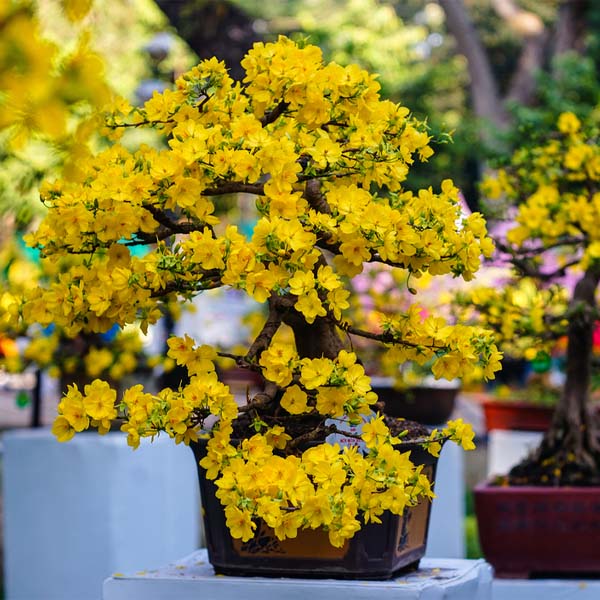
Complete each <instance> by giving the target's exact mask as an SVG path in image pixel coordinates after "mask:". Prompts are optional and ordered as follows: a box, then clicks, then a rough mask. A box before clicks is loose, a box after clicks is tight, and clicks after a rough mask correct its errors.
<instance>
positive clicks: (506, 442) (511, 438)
mask: <svg viewBox="0 0 600 600" xmlns="http://www.w3.org/2000/svg"><path fill="white" fill-rule="evenodd" d="M542 436H543V433H542V432H540V431H513V430H503V429H493V430H492V431H490V432H489V434H488V458H487V475H488V477H492V476H494V475H504V474H506V473H508V471H510V469H511V467H514V466H515V465H516V464H517V463H518V462H520V461H521V460H522V459H523V458H525V457H526V456H527V455H528V454H529V453H530V452H531V451H533V450H535V449H536V448H537V447H538V445H539V443H540V442H541V441H542Z"/></svg>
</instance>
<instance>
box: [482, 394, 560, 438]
mask: <svg viewBox="0 0 600 600" xmlns="http://www.w3.org/2000/svg"><path fill="white" fill-rule="evenodd" d="M483 413H484V415H485V425H486V428H487V430H488V431H491V430H492V429H516V430H519V431H546V430H547V429H548V427H550V423H551V421H552V415H553V414H554V408H553V407H551V406H540V405H538V404H533V403H531V402H516V401H512V400H510V401H504V400H485V401H484V402H483Z"/></svg>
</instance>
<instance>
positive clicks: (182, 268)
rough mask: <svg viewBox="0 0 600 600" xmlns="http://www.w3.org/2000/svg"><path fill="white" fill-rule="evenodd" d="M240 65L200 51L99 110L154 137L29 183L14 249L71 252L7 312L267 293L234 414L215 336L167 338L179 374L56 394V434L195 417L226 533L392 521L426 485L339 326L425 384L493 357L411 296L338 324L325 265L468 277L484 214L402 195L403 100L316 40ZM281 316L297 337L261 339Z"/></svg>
mask: <svg viewBox="0 0 600 600" xmlns="http://www.w3.org/2000/svg"><path fill="white" fill-rule="evenodd" d="M242 66H243V68H244V69H245V71H246V77H245V78H244V80H243V82H242V83H239V82H235V81H233V80H232V79H231V78H230V77H229V75H228V73H227V71H226V69H225V67H224V65H223V64H222V63H220V62H218V61H217V60H216V59H211V60H208V61H205V62H202V63H201V64H200V65H198V66H197V67H195V68H193V69H192V70H191V71H189V72H188V73H186V74H185V75H183V76H182V77H180V78H179V79H178V80H177V82H176V88H175V89H174V90H167V91H165V92H164V93H162V94H158V93H156V94H155V95H154V96H153V97H152V99H150V100H149V101H148V102H146V104H145V105H144V106H143V107H141V108H132V107H131V106H129V105H128V104H126V103H124V102H121V103H120V104H118V105H116V106H115V107H114V111H113V112H112V113H111V114H109V115H108V117H107V125H106V131H107V133H109V134H111V135H113V136H114V138H118V137H119V136H120V135H121V134H122V132H123V131H124V130H126V129H129V128H151V129H154V130H158V131H161V132H163V133H164V135H165V136H168V148H166V149H163V150H156V149H154V148H151V147H148V146H142V147H140V148H139V149H138V150H137V151H134V152H130V151H127V150H126V149H125V148H124V147H122V146H121V145H119V144H118V143H115V144H114V145H113V146H112V147H111V148H109V149H107V150H105V151H103V152H101V153H100V154H98V155H97V156H95V157H93V158H91V159H90V160H87V161H85V162H84V163H83V164H82V165H81V176H79V177H74V178H72V179H70V180H67V179H65V180H62V181H58V182H55V183H47V184H45V186H44V187H43V189H42V199H43V201H44V203H45V204H46V206H47V207H48V214H47V217H46V218H45V220H44V222H43V223H42V224H41V226H40V227H39V229H38V230H37V232H35V233H34V234H33V235H32V236H31V237H30V240H29V241H30V243H31V244H33V245H34V246H36V247H38V248H39V249H40V252H41V253H42V255H43V256H44V260H45V261H49V262H51V263H53V262H56V261H59V260H61V258H62V257H64V256H65V255H71V256H73V257H75V258H77V259H78V264H77V265H75V266H74V267H73V268H71V269H70V270H69V271H66V272H63V273H60V274H59V275H58V276H57V278H56V279H55V280H54V281H53V282H52V283H51V284H50V285H49V286H48V287H47V289H39V288H36V289H35V290H33V291H32V293H31V294H30V296H29V298H28V301H27V302H26V303H25V304H24V306H23V307H22V310H21V315H22V316H23V318H24V319H25V320H26V321H27V322H33V321H36V322H39V323H41V324H50V323H55V324H56V326H60V327H63V328H65V330H67V331H68V332H69V333H70V334H71V335H74V334H76V333H77V332H79V331H95V332H103V331H107V330H109V329H110V328H111V327H113V326H114V324H115V323H117V324H118V325H119V326H124V325H126V324H127V323H131V322H134V321H138V320H139V321H140V322H141V324H142V327H147V326H148V325H149V324H151V323H154V322H155V321H156V320H157V319H158V318H159V317H160V315H161V305H162V304H163V303H165V302H169V301H180V302H185V301H188V300H190V299H191V298H192V297H193V296H194V295H196V294H198V293H201V292H202V291H203V290H209V289H213V288H218V287H221V286H231V287H233V288H237V289H241V290H244V291H245V292H246V293H247V294H248V295H249V296H251V297H252V298H254V299H255V300H257V301H259V302H261V303H267V304H268V309H269V310H268V314H267V317H266V318H265V322H264V324H263V326H262V328H261V330H260V332H259V333H258V335H257V336H256V338H255V339H254V340H253V342H252V343H251V345H250V347H249V348H248V349H247V351H246V352H245V353H242V354H233V353H231V354H228V353H226V352H223V351H221V352H220V356H221V357H228V358H230V359H231V360H232V361H235V363H237V365H238V366H240V367H243V368H247V369H250V370H253V371H257V372H260V373H262V375H263V377H264V379H265V381H266V385H265V388H264V391H261V392H260V393H258V394H256V395H255V396H254V397H251V398H250V397H249V398H246V399H245V400H244V399H242V400H241V406H238V403H237V402H236V400H235V399H234V398H233V396H232V395H231V393H230V392H229V389H228V388H227V387H226V386H225V385H224V384H223V383H222V382H220V381H219V380H218V378H217V375H216V372H215V364H214V359H215V358H216V357H217V352H216V351H215V349H213V348H211V347H208V346H200V347H198V346H197V345H196V344H195V343H194V340H193V339H192V338H191V337H189V336H188V335H185V336H184V337H183V338H180V337H172V338H171V339H170V340H169V347H170V352H169V353H170V356H171V357H172V358H173V359H175V360H176V361H177V362H178V363H179V364H180V365H182V366H185V367H186V368H187V371H188V373H189V376H190V379H189V382H188V383H185V384H182V385H180V386H179V387H178V388H176V389H170V388H167V389H164V390H161V391H160V392H158V393H157V394H154V395H152V394H150V393H147V392H146V391H144V390H143V388H142V386H141V385H136V386H133V387H132V388H129V389H127V390H125V392H124V394H123V396H122V397H121V398H119V399H118V400H117V397H116V392H115V391H113V390H111V389H110V388H109V386H108V384H106V383H105V382H102V381H100V380H95V381H94V382H93V383H92V384H90V385H88V386H86V387H85V388H84V389H83V390H80V389H78V387H77V386H71V387H70V388H69V391H68V392H67V394H66V395H65V397H64V398H63V399H62V401H61V403H60V405H59V416H58V417H57V419H56V422H55V424H54V431H55V433H56V435H57V436H58V439H59V440H63V441H64V440H68V439H69V438H70V437H72V436H73V435H74V433H75V432H77V431H81V430H83V429H86V428H88V427H99V428H100V430H102V431H104V430H105V429H106V424H107V422H109V421H110V420H111V419H112V418H114V417H116V416H117V414H118V413H121V415H122V416H123V418H124V419H125V423H124V425H123V430H124V431H126V432H127V433H128V437H129V442H130V444H131V445H132V446H134V447H135V446H137V445H138V444H139V440H140V437H151V436H154V435H156V434H157V433H159V432H161V431H165V432H167V434H168V435H170V436H172V437H173V438H174V439H175V441H176V442H184V443H189V442H190V441H192V440H196V439H197V438H198V433H199V429H200V428H201V427H204V428H209V427H210V428H211V431H210V439H209V440H208V443H207V455H206V457H205V458H204V459H203V460H202V461H201V465H202V466H203V467H204V468H205V469H206V471H207V477H209V478H211V479H216V484H217V486H218V488H219V492H218V496H219V498H220V500H221V502H222V504H223V505H224V507H225V509H224V510H225V515H226V518H227V524H228V526H229V528H230V530H231V533H232V535H233V536H234V537H236V538H241V539H242V540H247V539H249V538H251V537H252V535H253V531H254V529H255V527H256V525H255V523H254V520H255V519H256V518H260V519H263V520H264V521H265V522H266V523H267V525H269V526H271V527H273V528H274V530H275V533H276V535H277V536H278V537H279V538H280V539H283V538H285V537H290V536H291V537H293V536H295V535H296V533H297V530H298V529H299V528H306V527H308V528H317V527H324V528H325V529H327V531H328V532H329V539H330V541H331V543H332V544H335V545H340V544H342V543H343V541H344V540H345V539H347V538H349V537H352V535H354V533H355V531H356V530H357V529H359V527H360V524H361V522H368V521H371V520H374V521H378V515H380V514H382V513H383V512H384V511H385V510H390V511H392V512H393V513H395V514H401V513H402V511H403V509H404V507H405V506H406V505H411V504H414V503H415V502H417V500H418V498H420V497H422V496H423V495H425V496H428V495H430V492H431V488H430V482H429V481H428V480H427V478H426V477H425V475H424V474H423V473H422V472H421V469H420V468H419V467H415V466H414V465H412V463H411V462H410V460H409V455H408V454H407V453H402V452H400V451H399V450H398V449H397V448H395V446H396V445H400V444H401V443H402V440H401V439H400V438H401V437H402V435H401V433H402V432H401V430H400V429H396V430H393V431H390V429H389V428H388V427H387V426H386V424H385V423H384V419H383V417H382V416H380V415H378V416H376V415H375V414H374V412H373V405H374V403H375V402H376V399H377V398H376V396H375V394H374V393H373V392H372V391H371V388H370V382H369V378H368V377H367V376H366V375H365V372H364V369H363V367H362V366H361V364H360V362H359V360H358V358H357V356H356V354H355V353H354V352H352V339H353V338H354V337H355V336H359V337H367V338H371V339H373V340H377V341H379V342H380V343H382V344H385V345H387V347H388V348H389V350H388V351H389V352H390V353H392V355H393V356H394V357H395V359H396V360H397V361H398V362H399V363H401V362H403V361H405V360H408V359H411V360H415V361H419V362H425V361H431V360H432V361H433V366H432V371H433V373H434V374H435V375H436V377H448V378H454V377H457V376H461V375H462V374H464V373H465V372H468V371H469V370H470V369H472V368H474V367H475V366H480V367H481V368H482V369H483V370H484V372H485V375H486V376H487V377H490V378H493V376H494V372H495V371H496V370H497V369H498V368H499V359H500V357H501V355H500V353H499V352H498V350H497V348H496V346H495V345H494V343H493V339H492V337H491V335H490V333H489V332H487V331H486V330H484V329H482V328H480V327H469V326H463V325H455V326H448V325H447V324H446V323H445V322H444V321H443V320H442V319H440V318H437V317H435V316H433V315H431V316H428V317H423V316H422V315H421V311H420V309H419V307H418V306H417V305H412V306H410V307H409V308H408V309H407V310H406V311H404V312H402V313H399V314H397V315H394V316H390V317H388V318H387V319H386V321H385V323H384V326H383V328H382V330H381V331H378V332H372V331H369V330H362V329H359V328H356V327H354V326H353V325H352V324H351V323H349V322H347V321H346V320H345V318H344V311H345V310H346V308H347V307H348V305H349V302H348V297H349V294H350V292H349V291H347V290H346V289H345V287H344V283H343V282H344V279H343V278H346V277H351V276H354V275H356V274H358V273H360V272H361V271H362V269H363V265H364V264H365V263H368V262H381V263H385V264H388V265H390V266H392V267H394V268H396V269H404V270H406V271H407V272H409V273H411V274H412V276H415V277H418V276H419V275H420V274H421V273H423V272H430V273H431V274H448V273H451V274H453V275H455V276H457V277H459V276H460V277H463V278H464V279H465V280H469V279H471V278H472V277H473V275H474V273H475V271H476V270H477V269H478V267H479V265H480V257H481V254H482V253H483V254H485V255H487V256H489V255H490V254H491V252H492V251H493V245H492V243H491V241H490V239H489V238H488V237H487V235H486V227H485V222H484V221H483V219H482V217H481V215H479V214H472V215H470V216H468V217H464V216H463V215H462V213H461V210H460V206H459V203H458V190H457V189H456V188H455V187H454V186H453V184H452V182H451V181H449V180H447V181H445V182H444V183H443V185H442V190H441V192H439V193H434V192H433V190H432V189H424V190H420V191H419V192H418V193H417V194H415V193H412V192H408V191H405V190H403V188H402V181H403V180H404V179H405V177H406V175H407V173H408V170H409V168H410V167H411V165H412V164H413V163H414V162H415V161H418V160H421V161H423V160H426V159H427V158H428V157H429V156H430V154H431V150H430V148H429V146H428V142H429V137H428V135H427V132H426V130H425V127H424V125H423V124H422V123H419V122H417V121H415V120H413V119H412V118H411V117H410V115H409V111H408V110H407V109H406V108H403V107H401V106H399V105H396V104H394V103H392V102H389V101H383V100H381V99H380V98H379V95H378V89H379V86H378V84H377V81H376V78H375V77H374V76H372V75H369V74H368V73H366V72H365V71H362V70H360V69H359V68H357V67H355V66H349V67H345V68H344V67H341V66H340V65H337V64H335V63H331V64H323V62H322V58H321V52H320V50H319V49H318V48H316V47H314V46H306V47H301V46H298V45H296V44H294V43H292V42H291V41H290V40H288V39H286V38H283V37H282V38H280V39H279V40H278V41H277V42H276V43H269V44H262V43H259V44H256V45H255V46H254V47H253V49H252V50H251V51H250V52H249V53H248V54H247V56H246V57H245V58H244V60H243V62H242ZM231 193H240V194H243V195H244V198H245V200H246V201H247V202H255V203H256V207H257V210H258V212H259V214H260V218H259V220H258V222H257V224H256V226H255V228H254V231H253V233H252V236H251V238H250V239H247V238H246V237H244V236H243V235H242V234H241V233H240V232H239V231H238V229H237V227H236V226H235V225H231V224H229V225H227V226H223V224H222V223H221V222H220V219H219V218H218V217H216V216H215V205H218V203H219V202H220V201H222V199H223V197H224V196H225V195H227V194H231ZM139 244H154V246H153V249H152V250H151V251H150V252H149V253H148V254H146V255H145V256H143V257H139V256H135V255H133V254H132V252H130V248H132V247H133V246H136V245H139ZM284 324H286V325H288V326H289V327H290V328H291V329H292V330H293V334H294V340H295V343H282V342H278V341H277V340H276V339H274V336H275V334H276V333H277V332H278V330H279V329H280V328H281V327H282V325H284ZM348 423H352V424H359V423H361V424H362V433H361V434H354V438H356V441H357V445H356V446H352V447H344V448H340V446H339V445H338V444H330V443H321V444H319V445H317V446H313V447H308V446H309V443H310V442H313V441H318V442H325V441H326V438H327V437H328V436H329V435H331V434H335V433H340V432H342V433H344V432H346V429H344V427H345V424H348ZM350 435H352V434H350ZM472 437H473V432H472V430H471V429H470V427H468V426H465V425H464V424H463V423H462V422H461V421H460V420H457V421H455V422H451V423H449V424H448V427H447V428H445V429H444V430H443V431H442V432H437V431H435V432H432V433H431V435H429V436H427V435H426V438H425V439H422V440H421V441H423V442H424V443H425V445H426V446H428V447H429V449H430V451H432V452H434V453H436V452H439V448H440V442H441V441H442V440H444V439H448V438H452V439H454V440H455V441H459V442H461V443H462V444H463V446H464V447H466V448H472V447H473V444H472ZM235 438H237V439H238V440H242V441H240V442H239V443H237V442H235V443H234V442H233V441H232V440H233V439H235ZM358 444H360V445H361V446H359V445H358ZM359 447H361V448H362V452H361V451H359V450H358V448H359ZM359 518H360V519H361V520H360V521H359Z"/></svg>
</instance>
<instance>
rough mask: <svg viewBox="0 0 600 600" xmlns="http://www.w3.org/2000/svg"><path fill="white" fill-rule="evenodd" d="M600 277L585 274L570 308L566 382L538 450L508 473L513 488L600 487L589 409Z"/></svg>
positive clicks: (599, 444) (598, 450)
mask: <svg viewBox="0 0 600 600" xmlns="http://www.w3.org/2000/svg"><path fill="white" fill-rule="evenodd" d="M599 280H600V273H598V272H596V271H593V270H588V271H587V272H586V273H585V275H584V276H583V277H582V278H581V279H580V280H579V281H578V283H577V285H576V286H575V290H574V292H573V298H572V301H571V305H570V307H569V327H568V334H567V362H566V380H565V384H564V389H563V392H562V395H561V398H560V400H559V402H558V405H557V407H556V410H555V412H554V416H553V419H552V424H551V426H550V428H549V429H548V431H547V432H546V433H545V435H544V438H543V440H542V443H541V445H540V447H539V448H538V449H537V450H536V451H535V452H534V453H533V454H532V455H531V456H529V457H528V458H526V459H525V460H524V461H523V462H521V463H520V464H518V465H517V466H515V467H513V469H512V470H511V471H510V473H509V476H508V478H509V483H511V484H516V485H519V484H521V485H523V484H537V485H561V486H562V485H600V440H599V437H598V433H599V430H598V423H597V418H596V417H595V416H594V415H593V414H592V412H591V411H590V407H589V402H588V401H589V395H590V383H591V362H592V345H593V331H594V323H595V320H596V301H595V292H596V288H597V286H598V282H599Z"/></svg>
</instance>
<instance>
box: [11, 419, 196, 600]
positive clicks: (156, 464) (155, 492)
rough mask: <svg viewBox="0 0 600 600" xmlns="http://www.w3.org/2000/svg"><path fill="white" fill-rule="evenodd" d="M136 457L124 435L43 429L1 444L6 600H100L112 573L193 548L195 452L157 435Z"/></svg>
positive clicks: (162, 560)
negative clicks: (64, 435) (69, 435)
mask: <svg viewBox="0 0 600 600" xmlns="http://www.w3.org/2000/svg"><path fill="white" fill-rule="evenodd" d="M144 442H145V443H143V444H142V446H141V447H140V448H139V449H138V450H136V451H133V450H131V448H129V447H128V446H127V444H126V439H125V436H124V435H123V434H121V433H111V434H108V435H106V436H99V435H97V434H95V433H85V434H79V435H76V436H75V438H74V439H73V440H71V441H69V442H68V443H66V444H61V443H59V442H57V441H56V439H55V438H54V436H53V435H52V434H51V433H50V432H49V431H48V430H45V429H38V430H31V429H27V430H15V431H11V432H7V433H5V434H4V436H3V444H4V456H3V494H4V515H3V517H4V574H5V587H6V589H5V591H6V595H5V598H6V600H71V599H72V600H99V599H100V596H101V588H102V581H103V580H104V579H105V578H106V577H107V576H109V575H110V574H111V573H113V572H114V571H115V570H116V569H117V568H119V569H127V570H130V569H139V568H142V567H152V566H154V567H156V566H159V565H161V564H164V563H165V562H166V561H167V560H169V557H172V556H181V555H183V554H186V553H189V552H192V551H193V550H194V549H195V548H197V547H198V539H199V531H200V524H199V522H200V501H199V492H198V479H197V474H196V467H195V461H194V457H193V454H192V451H191V450H190V449H189V448H187V447H184V446H176V445H175V443H174V442H173V441H172V440H170V439H168V438H166V437H163V436H161V437H160V438H158V439H157V440H155V442H154V443H152V444H151V443H150V442H149V441H148V440H145V441H144Z"/></svg>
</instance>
